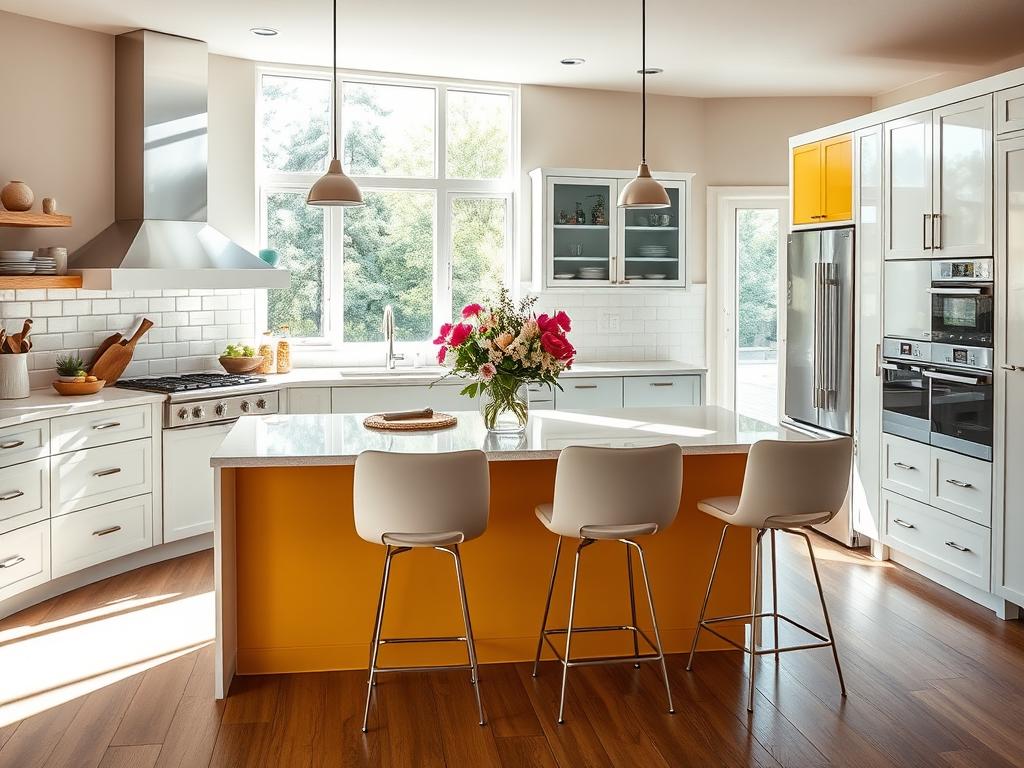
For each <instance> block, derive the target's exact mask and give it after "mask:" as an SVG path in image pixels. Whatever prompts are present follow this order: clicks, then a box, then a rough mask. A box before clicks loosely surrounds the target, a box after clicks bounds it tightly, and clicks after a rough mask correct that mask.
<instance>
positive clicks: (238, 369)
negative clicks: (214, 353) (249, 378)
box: [220, 343, 263, 374]
mask: <svg viewBox="0 0 1024 768" xmlns="http://www.w3.org/2000/svg"><path fill="white" fill-rule="evenodd" d="M262 362H263V358H262V357H259V356H258V355H257V354H256V350H255V349H254V348H253V347H251V346H249V345H248V344H241V343H239V344H228V345H227V347H225V349H224V353H223V354H222V355H221V356H220V364H221V367H222V368H223V369H224V370H225V371H227V372H228V373H236V374H237V373H249V371H255V370H256V369H257V368H259V367H260V363H262Z"/></svg>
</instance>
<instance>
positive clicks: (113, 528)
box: [92, 525, 121, 536]
mask: <svg viewBox="0 0 1024 768" xmlns="http://www.w3.org/2000/svg"><path fill="white" fill-rule="evenodd" d="M120 530H121V526H120V525H112V526H110V527H109V528H102V529H101V530H98V531H93V532H92V535H93V536H107V535H109V534H111V533H117V532H118V531H120Z"/></svg>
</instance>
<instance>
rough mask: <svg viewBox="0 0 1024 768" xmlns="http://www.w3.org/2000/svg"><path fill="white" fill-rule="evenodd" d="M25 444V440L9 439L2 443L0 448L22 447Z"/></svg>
mask: <svg viewBox="0 0 1024 768" xmlns="http://www.w3.org/2000/svg"><path fill="white" fill-rule="evenodd" d="M24 444H25V441H24V440H8V441H7V442H6V443H0V448H3V449H4V450H5V451H6V450H8V449H10V448H20V447H21V446H23V445H24Z"/></svg>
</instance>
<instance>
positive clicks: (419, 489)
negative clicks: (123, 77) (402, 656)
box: [353, 451, 490, 733]
mask: <svg viewBox="0 0 1024 768" xmlns="http://www.w3.org/2000/svg"><path fill="white" fill-rule="evenodd" d="M444 478H458V482H443V481H439V479H444ZM489 504H490V476H489V474H488V471H487V457H486V455H485V454H484V452H483V451H458V452H454V453H430V454H416V453H388V452H384V451H366V452H364V453H361V454H359V456H358V457H357V458H356V466H355V480H354V483H353V508H354V511H355V524H356V532H357V533H358V534H359V536H360V537H361V538H363V539H365V540H366V541H369V542H371V543H374V544H383V545H384V546H385V547H386V548H387V550H386V553H385V555H384V575H383V576H382V578H381V587H380V598H379V599H378V601H377V617H376V619H375V620H374V626H373V639H372V640H371V642H370V666H369V680H367V683H366V708H365V709H364V710H363V732H364V733H365V732H366V723H367V720H368V718H369V715H370V700H371V698H372V695H373V689H374V687H375V686H376V684H377V683H376V677H377V675H378V674H379V673H381V672H402V671H417V672H420V671H427V670H438V669H465V670H468V671H469V673H470V683H471V684H472V685H473V687H474V690H475V692H476V706H477V712H478V714H479V715H480V725H483V724H484V710H483V705H482V704H481V702H480V670H479V666H478V665H477V658H476V646H475V645H474V643H473V627H472V624H471V622H470V620H469V607H468V605H467V603H466V584H465V579H464V578H463V573H462V556H461V554H460V553H459V545H460V544H462V543H463V542H466V541H469V540H470V539H475V538H477V537H478V536H480V535H481V534H482V533H483V532H484V531H485V530H486V529H487V517H488V510H489ZM419 547H432V548H433V549H436V550H437V551H439V552H447V553H448V554H449V555H451V556H452V558H453V559H454V561H455V577H456V580H457V582H458V585H459V599H460V601H461V604H462V619H463V622H464V623H465V626H466V634H465V635H464V636H457V637H400V638H382V637H381V627H382V624H383V622H384V606H385V603H386V602H387V595H388V578H389V576H390V573H391V560H392V559H393V558H394V557H395V556H396V555H400V554H402V553H403V552H408V551H410V550H412V549H415V548H419ZM441 642H462V643H465V644H466V651H467V655H468V657H469V662H468V663H467V664H444V665H430V666H420V667H378V666H377V652H378V651H379V650H380V646H382V645H387V644H389V643H441Z"/></svg>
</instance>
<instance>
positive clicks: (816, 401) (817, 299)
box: [812, 262, 825, 408]
mask: <svg viewBox="0 0 1024 768" xmlns="http://www.w3.org/2000/svg"><path fill="white" fill-rule="evenodd" d="M821 268H822V265H821V262H815V263H814V352H813V354H814V363H813V370H814V377H813V378H814V381H813V383H812V384H813V389H814V396H813V398H812V404H813V406H814V407H815V408H820V407H821V390H822V357H823V355H822V349H821V348H822V340H821V335H822V330H823V326H824V314H825V306H824V305H825V302H824V297H823V296H822V279H821V276H822V269H821Z"/></svg>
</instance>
